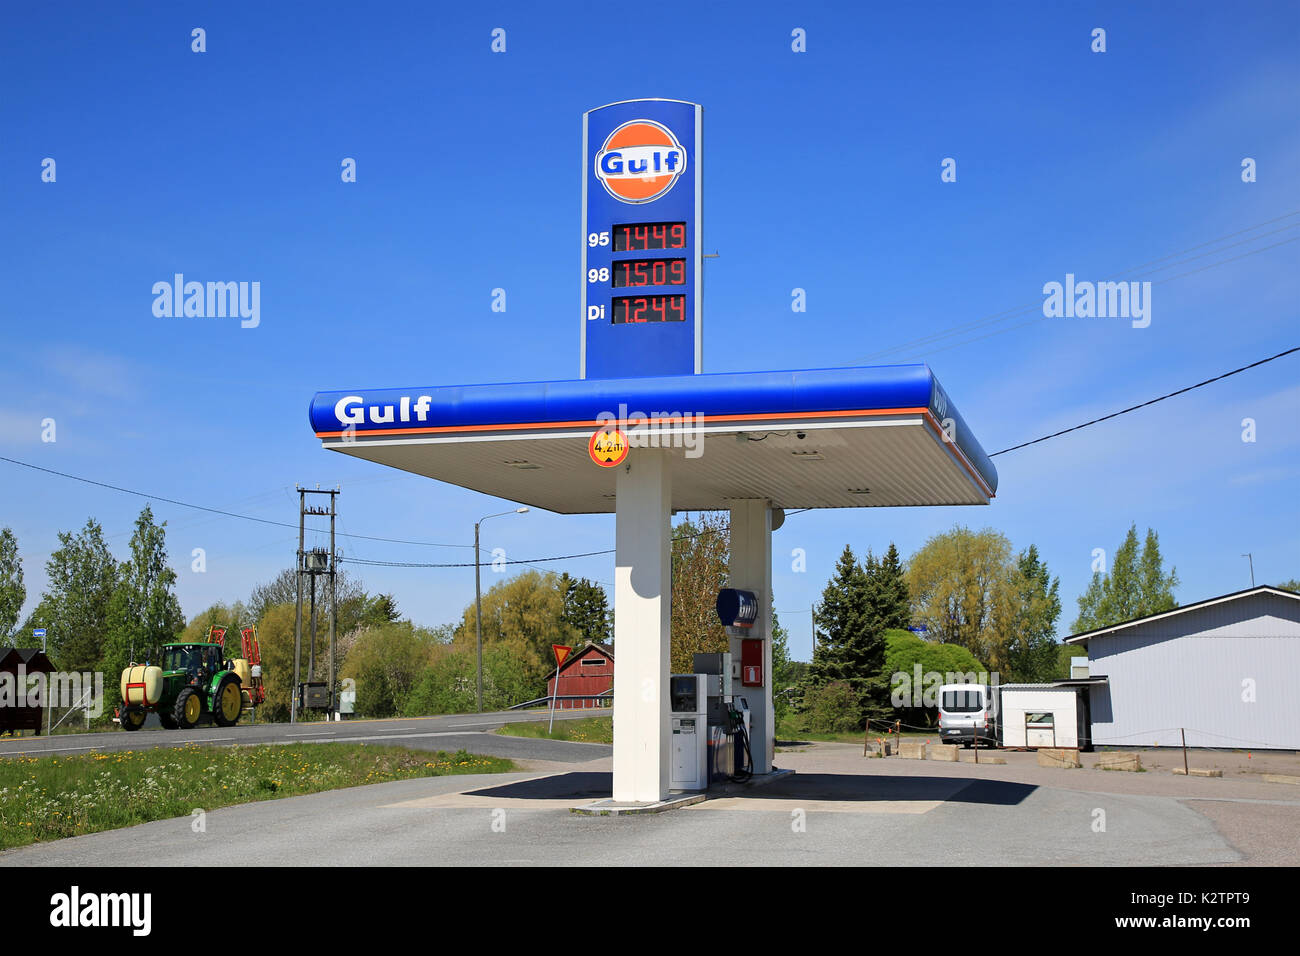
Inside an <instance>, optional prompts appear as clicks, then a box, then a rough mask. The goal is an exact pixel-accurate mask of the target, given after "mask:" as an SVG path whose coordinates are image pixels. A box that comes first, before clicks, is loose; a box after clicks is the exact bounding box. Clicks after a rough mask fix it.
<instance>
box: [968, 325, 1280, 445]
mask: <svg viewBox="0 0 1300 956" xmlns="http://www.w3.org/2000/svg"><path fill="white" fill-rule="evenodd" d="M1293 352H1300V346H1297V347H1295V348H1292V349H1287V350H1286V351H1285V352H1278V353H1277V354H1276V355H1270V356H1269V357H1268V358H1266V359H1260V360H1259V361H1258V362H1251V363H1250V364H1249V365H1243V366H1242V367H1241V368H1234V369H1233V370H1232V371H1231V372H1224V373H1223V374H1222V375H1216V376H1214V378H1207V379H1206V380H1205V381H1203V382H1197V383H1196V384H1195V385H1188V386H1187V387H1186V388H1180V389H1178V390H1177V391H1176V392H1167V393H1166V394H1164V395H1161V396H1160V397H1159V398H1153V399H1151V400H1150V401H1147V402H1142V403H1141V404H1138V405H1130V406H1129V407H1128V408H1123V409H1120V410H1119V411H1118V412H1111V413H1110V414H1109V415H1103V416H1102V417H1101V418H1094V419H1093V420H1092V421H1090V422H1084V423H1083V424H1082V425H1075V426H1073V427H1072V428H1064V429H1062V430H1061V431H1059V432H1052V434H1050V435H1044V436H1043V437H1042V438H1035V439H1034V440H1033V441H1027V442H1021V443H1020V444H1019V445H1012V446H1011V447H1010V448H1003V449H1002V450H1001V451H995V452H993V453H992V454H991V455H989V457H990V458H994V457H996V456H998V455H1005V454H1006V453H1007V452H1009V451H1015V450H1016V449H1018V448H1027V447H1028V446H1030V445H1037V444H1038V443H1039V442H1043V441H1047V440H1048V439H1049V438H1057V437H1059V436H1061V435H1068V434H1069V433H1070V432H1077V431H1078V430H1079V429H1080V428H1087V427H1088V426H1089V425H1096V424H1097V423H1098V422H1104V421H1108V420H1110V419H1112V418H1118V417H1119V416H1120V415H1127V414H1128V413H1129V412H1135V411H1137V410H1138V409H1139V408H1146V407H1147V406H1148V405H1154V404H1155V403H1156V402H1163V401H1164V400H1165V399H1167V398H1173V397H1174V396H1175V395H1183V394H1185V393H1187V392H1190V391H1192V390H1193V389H1197V388H1203V387H1204V386H1206V385H1210V384H1212V383H1214V382H1219V381H1222V380H1223V379H1225V378H1228V377H1230V376H1232V375H1237V374H1238V373H1240V372H1244V371H1246V370H1247V369H1252V368H1257V367H1258V366H1260V365H1264V364H1266V363H1268V362H1273V361H1276V360H1277V359H1280V358H1282V357H1283V356H1286V355H1290V354H1292V353H1293Z"/></svg>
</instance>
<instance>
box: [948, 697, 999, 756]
mask: <svg viewBox="0 0 1300 956" xmlns="http://www.w3.org/2000/svg"><path fill="white" fill-rule="evenodd" d="M998 731H999V727H998V695H997V689H996V688H993V687H990V686H989V685H987V684H944V685H943V686H941V687H940V688H939V742H940V743H945V744H962V745H963V746H966V747H970V746H973V745H974V743H975V741H977V740H978V741H979V743H980V746H982V747H996V746H997V745H998V741H999V740H1000V739H1001V734H1000V733H999V732H998Z"/></svg>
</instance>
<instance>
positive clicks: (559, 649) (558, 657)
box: [551, 644, 573, 671]
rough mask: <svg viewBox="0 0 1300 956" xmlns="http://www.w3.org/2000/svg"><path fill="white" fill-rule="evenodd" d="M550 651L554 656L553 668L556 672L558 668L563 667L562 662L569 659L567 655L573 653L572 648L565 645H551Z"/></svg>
mask: <svg viewBox="0 0 1300 956" xmlns="http://www.w3.org/2000/svg"><path fill="white" fill-rule="evenodd" d="M551 651H552V652H553V653H554V654H555V667H556V669H557V671H558V669H559V668H561V667H563V666H564V662H565V661H566V660H568V659H569V655H570V654H572V653H573V648H572V647H569V646H568V645H566V644H552V645H551Z"/></svg>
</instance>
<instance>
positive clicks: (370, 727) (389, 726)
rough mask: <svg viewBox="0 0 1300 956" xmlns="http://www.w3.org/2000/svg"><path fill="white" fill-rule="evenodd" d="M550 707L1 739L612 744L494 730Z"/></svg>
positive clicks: (96, 746) (60, 744)
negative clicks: (527, 736) (445, 714)
mask: <svg viewBox="0 0 1300 956" xmlns="http://www.w3.org/2000/svg"><path fill="white" fill-rule="evenodd" d="M590 716H592V712H590V711H587V712H570V713H568V714H565V713H563V712H560V711H557V712H556V714H555V719H556V721H560V720H573V719H578V718H582V717H590ZM546 719H547V715H545V714H543V715H540V716H539V715H538V714H537V713H521V712H519V711H504V712H500V713H491V714H456V715H451V716H446V717H414V718H403V719H393V720H347V721H334V722H331V723H325V722H323V721H321V722H313V723H303V724H244V723H240V724H238V725H236V726H234V727H206V726H204V727H196V728H194V729H193V730H162V729H158V730H149V729H145V730H137V731H134V732H128V731H123V730H117V731H109V732H107V733H100V734H59V735H56V736H53V737H19V738H16V739H13V740H10V739H5V740H0V758H3V757H5V756H12V755H15V754H24V755H26V756H42V755H45V754H59V753H69V754H71V753H89V752H90V751H98V752H100V753H107V752H110V751H115V750H152V749H156V748H159V747H180V746H184V745H185V744H202V745H210V746H230V745H234V744H271V743H274V744H300V743H324V742H330V741H343V742H346V741H353V742H356V743H362V742H365V743H377V742H383V743H391V744H394V745H396V746H401V747H410V748H412V749H414V750H448V751H453V752H454V751H456V750H460V749H461V748H464V749H465V750H468V751H470V752H472V753H479V754H485V755H489V756H493V757H509V758H511V759H516V758H526V759H535V760H552V761H582V760H591V759H595V758H597V757H603V756H606V755H608V754H609V753H610V748H609V747H608V746H605V745H601V744H584V743H572V742H569V741H564V740H541V739H531V740H529V739H528V738H522V737H506V736H502V735H501V734H496V733H493V732H492V731H494V730H495V729H496V728H498V727H500V726H502V725H503V724H506V723H514V722H518V721H538V720H546Z"/></svg>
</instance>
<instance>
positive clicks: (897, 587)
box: [863, 541, 912, 629]
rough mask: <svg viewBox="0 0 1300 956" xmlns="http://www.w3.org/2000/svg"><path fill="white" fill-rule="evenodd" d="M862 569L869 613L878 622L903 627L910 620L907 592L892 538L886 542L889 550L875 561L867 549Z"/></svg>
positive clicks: (909, 596) (909, 604)
mask: <svg viewBox="0 0 1300 956" xmlns="http://www.w3.org/2000/svg"><path fill="white" fill-rule="evenodd" d="M863 570H864V571H866V573H867V578H868V584H869V586H870V600H871V605H872V609H873V611H872V613H873V614H874V615H875V617H876V618H877V621H878V624H879V626H880V627H881V628H884V629H889V628H903V629H905V628H906V627H907V626H908V625H909V624H910V623H911V622H912V602H911V594H910V592H909V591H908V587H907V575H906V573H905V572H904V571H903V564H902V561H900V560H899V557H898V548H896V547H894V542H892V541H891V542H889V550H888V551H886V552H885V554H884V556H883V557H881V558H880V560H878V561H877V560H876V559H875V558H874V557H873V556H872V554H871V552H870V550H868V551H867V559H866V561H864V562H863Z"/></svg>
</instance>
